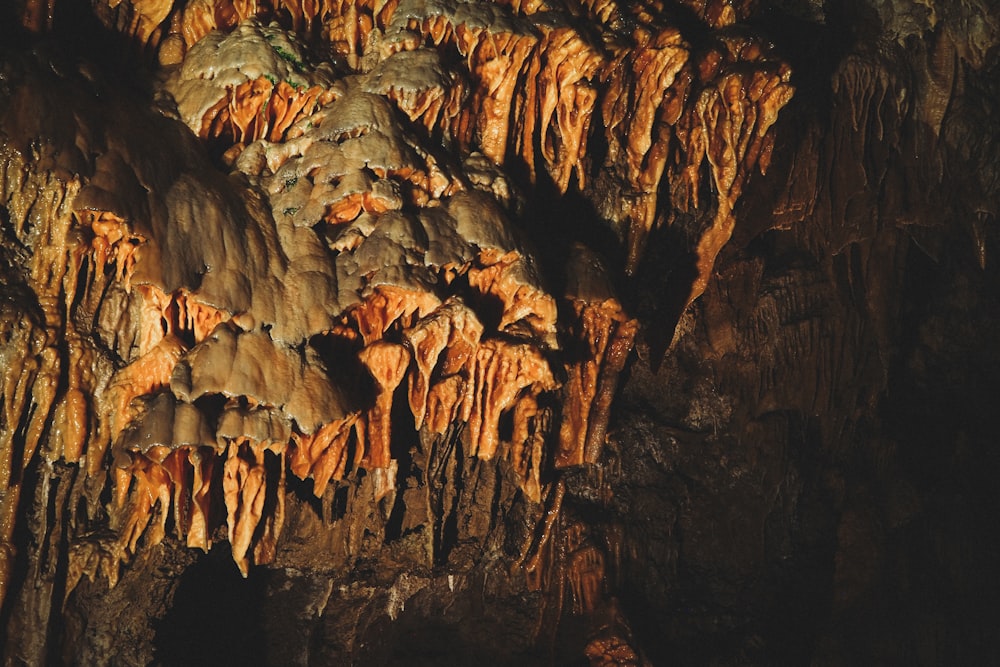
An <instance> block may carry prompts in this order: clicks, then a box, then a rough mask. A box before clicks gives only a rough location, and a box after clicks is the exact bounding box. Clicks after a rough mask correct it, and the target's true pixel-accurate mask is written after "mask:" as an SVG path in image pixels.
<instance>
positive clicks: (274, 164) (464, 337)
mask: <svg viewBox="0 0 1000 667" xmlns="http://www.w3.org/2000/svg"><path fill="white" fill-rule="evenodd" d="M192 55H195V56H196V55H197V51H196V50H192ZM369 80H370V79H368V78H366V77H364V76H353V77H347V78H346V79H344V80H342V81H340V82H338V85H337V87H336V90H335V94H333V95H331V96H329V97H328V98H327V99H326V100H324V101H323V102H322V104H321V106H320V107H319V108H317V109H316V110H315V111H313V112H312V113H310V114H308V115H306V116H304V117H303V118H302V119H300V120H299V121H298V122H296V123H295V124H294V125H293V126H292V127H291V128H290V131H289V132H288V133H287V136H286V137H285V139H284V141H280V142H272V141H267V140H258V141H255V142H252V143H250V144H249V145H248V146H246V147H245V148H244V149H243V150H242V151H241V152H240V153H239V156H238V158H237V159H236V160H235V162H234V165H235V167H236V168H237V169H238V170H240V171H242V172H243V173H244V175H245V176H246V178H247V179H248V180H249V182H250V183H251V185H252V186H253V187H257V188H259V189H260V191H261V192H263V193H264V194H265V197H266V201H267V202H268V203H269V206H265V207H262V208H260V209H259V210H258V214H261V215H272V216H273V220H274V224H275V225H276V233H277V235H278V238H279V245H281V246H285V245H286V243H285V241H284V239H285V237H286V236H287V237H288V238H293V237H294V238H298V237H300V236H301V235H311V236H313V237H316V238H317V239H318V240H319V241H320V245H319V246H317V247H316V248H314V250H313V251H312V252H313V255H311V256H310V257H309V261H310V262H327V263H328V264H329V268H328V269H326V271H327V273H329V274H331V275H332V276H334V277H335V280H336V284H337V288H338V290H339V292H338V293H339V294H341V295H342V298H340V300H339V305H338V302H329V303H328V304H327V308H329V309H333V310H332V311H331V312H330V313H329V314H328V316H326V317H320V318H307V319H309V321H313V319H315V321H317V322H329V321H333V322H334V324H333V325H332V326H325V327H324V328H319V329H316V330H314V331H312V333H311V335H312V336H316V337H318V338H319V339H320V340H322V341H325V343H320V346H321V347H325V348H329V349H336V350H338V352H337V353H335V356H334V357H333V358H331V359H330V360H329V361H330V363H329V366H328V365H327V364H325V363H323V362H322V360H320V359H319V358H318V357H317V356H316V355H315V354H314V353H313V352H312V349H313V348H312V346H311V344H310V343H308V342H305V341H303V343H300V344H288V343H282V342H280V341H277V340H274V339H272V338H271V336H270V335H269V334H268V333H267V332H266V331H262V330H259V329H256V328H254V327H253V324H255V323H260V322H261V318H260V317H258V316H256V315H255V314H254V313H253V312H249V313H244V314H234V313H230V312H228V311H213V310H211V309H209V307H208V306H206V305H202V304H200V302H199V300H198V299H199V295H198V293H197V290H194V291H193V292H187V291H180V292H178V293H175V294H172V295H169V296H168V295H165V294H163V292H162V291H160V290H159V289H157V288H155V287H154V286H152V285H147V284H140V285H133V286H132V287H131V289H132V290H133V291H135V292H136V293H137V294H138V297H137V298H140V299H141V300H142V303H143V304H146V305H145V306H144V307H143V309H142V310H141V312H144V313H148V317H146V318H145V319H146V320H147V324H146V325H145V326H143V327H140V328H141V329H142V330H144V331H145V330H146V329H150V330H151V331H150V332H149V333H147V334H145V335H143V336H141V337H140V338H141V339H142V340H144V341H147V342H144V343H143V344H142V345H140V351H139V353H138V358H137V359H136V360H135V361H134V362H133V363H132V364H130V365H128V366H125V367H124V368H122V369H121V370H120V371H119V372H118V373H117V374H116V375H115V377H114V378H113V380H112V382H111V388H110V389H109V391H108V397H109V401H110V402H111V403H113V407H114V409H113V410H112V412H111V414H112V415H113V417H112V425H111V432H112V434H113V437H114V438H115V440H116V442H117V447H116V451H117V453H118V454H117V456H116V461H117V462H118V468H117V475H118V485H117V488H116V494H115V495H116V507H117V508H118V514H117V519H116V520H117V527H118V530H119V534H120V538H119V545H118V555H119V557H120V558H122V559H128V558H129V557H130V556H131V555H132V554H133V553H134V552H135V550H136V549H137V548H138V546H139V544H140V538H142V537H143V536H144V535H145V538H144V542H145V543H156V542H158V541H160V540H162V539H163V537H164V535H166V532H167V530H168V527H169V526H168V517H172V525H173V529H174V531H175V532H176V533H177V535H178V537H179V538H181V539H183V540H186V542H187V543H188V544H189V545H191V546H194V547H199V548H203V549H205V548H208V547H209V546H210V544H211V539H212V534H211V527H212V517H213V516H222V515H223V514H224V515H225V517H226V522H227V525H228V537H229V540H230V542H231V543H232V548H233V557H234V560H235V561H236V562H237V564H238V565H239V567H240V569H241V571H243V572H244V573H246V571H247V568H248V567H249V565H250V564H251V563H262V562H268V559H270V558H273V556H274V554H275V544H276V540H277V537H278V534H279V533H280V529H281V525H282V515H283V501H282V500H281V498H283V493H284V489H283V485H284V476H283V471H284V470H285V469H286V467H287V469H288V470H289V471H290V472H291V473H292V474H293V475H295V476H296V477H298V478H301V479H311V480H312V490H313V493H314V494H315V495H316V496H318V497H322V496H323V495H324V493H325V491H326V489H327V488H328V486H329V485H330V484H331V482H337V481H339V480H344V479H346V478H347V477H348V476H349V475H350V474H351V473H352V472H353V471H356V470H360V469H363V470H365V471H366V472H367V473H368V474H369V475H370V476H371V477H372V478H373V480H374V497H373V498H372V500H373V501H378V500H380V499H382V498H383V497H385V496H388V495H390V494H392V493H393V492H394V491H395V484H396V476H397V462H396V457H395V454H394V451H395V448H396V447H397V446H400V445H397V444H396V443H397V442H399V440H400V439H401V438H409V442H405V446H406V447H407V448H408V447H412V446H416V445H418V444H419V443H420V442H430V441H432V440H433V439H440V438H445V437H453V436H452V435H449V434H453V433H455V432H457V431H458V430H462V432H463V436H462V437H464V438H465V439H466V447H465V451H467V452H468V453H469V454H470V455H473V456H478V457H479V458H480V459H484V460H489V459H492V458H494V457H496V456H498V455H502V456H503V457H504V458H505V460H508V461H509V464H510V465H511V467H512V469H513V470H514V472H515V476H516V478H517V479H518V480H519V481H520V484H521V487H522V489H523V490H524V492H525V494H526V495H527V496H528V497H529V498H533V499H535V500H538V499H540V497H541V488H542V482H541V470H542V467H543V457H544V456H545V452H544V451H543V450H544V442H545V437H546V436H547V435H548V433H549V430H550V429H549V421H550V418H551V417H550V409H549V408H545V407H540V405H539V404H540V403H545V401H544V400H543V399H542V397H543V396H545V395H547V394H551V393H552V392H554V391H555V390H556V389H557V388H558V383H557V382H556V380H555V377H554V374H553V371H552V369H551V367H550V364H549V361H548V359H547V357H546V355H547V353H548V352H549V351H550V350H551V349H552V348H553V346H554V345H555V344H556V340H557V336H556V318H557V311H556V304H555V300H554V299H553V298H552V297H551V296H550V295H548V294H547V292H546V291H545V290H544V288H543V287H542V285H541V281H540V278H539V275H538V272H537V269H536V268H535V266H534V259H533V257H532V256H531V255H530V253H528V252H527V251H525V250H524V248H523V246H522V245H521V243H520V242H519V241H518V240H517V237H516V234H514V233H513V231H512V229H511V228H510V227H509V224H508V222H507V221H506V217H505V215H504V213H503V209H502V208H501V206H500V205H499V204H498V203H497V202H496V200H495V199H493V197H492V196H491V194H486V193H484V192H480V191H478V190H476V189H467V188H468V186H466V185H464V184H463V183H462V182H460V181H458V180H455V179H454V178H452V177H450V176H448V173H449V170H447V169H445V168H444V167H443V166H441V165H439V164H438V163H437V162H436V161H435V160H434V158H433V157H432V156H431V155H430V154H429V153H427V152H426V151H425V150H424V149H423V148H422V146H421V145H420V144H419V142H417V141H416V140H415V139H414V138H413V137H412V136H410V135H409V134H407V133H406V132H404V131H402V130H401V129H400V127H399V124H398V122H397V121H396V120H395V118H394V116H393V115H392V114H391V102H389V101H388V100H387V99H386V97H383V96H380V95H377V94H375V93H373V92H369V90H370V87H369V86H367V85H366V83H367V82H368V81H369ZM480 175H481V176H482V174H480ZM480 180H482V179H480ZM487 180H488V179H487ZM477 187H479V188H481V189H482V190H486V191H487V192H490V193H492V190H493V188H494V187H496V186H494V185H492V184H491V183H488V182H480V183H478V184H477ZM118 224H119V225H120V226H121V227H125V226H124V223H121V222H120V221H119V223H118ZM114 229H115V230H118V231H117V234H118V236H119V237H121V238H122V239H126V238H128V237H129V234H128V231H127V229H125V228H120V227H115V228H114ZM102 238H103V237H102ZM150 242H151V241H149V240H144V241H143V243H150ZM102 247H103V246H102ZM130 247H131V246H130ZM141 247H142V246H140V248H141ZM317 253H318V254H317ZM112 254H113V253H112ZM138 256H139V260H138V261H139V262H140V263H141V261H142V259H141V256H142V253H138ZM109 257H111V254H109ZM109 261H110V260H109ZM128 266H132V264H129V265H128ZM130 275H131V273H130V271H129V270H124V271H122V272H121V278H122V279H123V280H124V279H127V278H128V277H129V276H130ZM292 287H293V286H292V285H286V289H289V292H288V293H287V297H288V298H295V295H296V292H295V291H294V290H292V289H291V288H292ZM192 309H194V310H193V314H192ZM232 315H237V316H236V317H232V318H231V319H230V316H232ZM198 322H204V323H206V324H212V323H214V324H215V328H214V329H212V328H208V330H205V329H206V328H205V327H197V326H196V323H198ZM238 322H243V323H244V325H240V324H239V323H238ZM246 323H249V324H246ZM244 326H249V327H250V328H248V329H245V328H244ZM147 339H148V340H147ZM303 344H304V347H302V345H303ZM337 355H339V356H337ZM345 355H346V356H345ZM352 359H353V361H352ZM334 365H336V367H337V368H341V369H350V368H352V367H353V368H355V369H356V370H355V371H353V375H351V372H349V371H348V372H346V373H347V376H348V377H339V378H335V377H334V375H333V374H332V373H331V372H330V371H329V370H328V368H333V367H334ZM365 379H367V382H364V380H365ZM343 383H348V384H352V385H355V386H358V387H365V386H368V387H369V390H368V391H361V392H360V393H359V394H358V398H357V400H354V401H352V402H349V401H347V400H346V399H345V398H344V396H343V395H342V394H341V393H340V390H338V389H337V387H340V386H342V385H343ZM331 392H333V393H332V394H331ZM324 396H328V398H327V399H324V398H323V397H324ZM307 397H308V398H307ZM397 400H399V401H404V403H405V405H403V406H396V405H394V402H395V401H397ZM220 402H221V403H222V404H223V405H222V408H220V407H219V403H220ZM324 406H325V407H324ZM401 407H403V408H408V409H409V412H410V413H411V415H412V420H413V421H412V425H410V424H399V423H395V422H394V419H393V415H396V414H399V410H400V408H401ZM220 410H221V412H220ZM236 413H239V414H242V415H243V418H242V420H240V421H239V423H240V424H243V427H241V428H235V427H234V426H233V424H234V423H236V422H234V419H235V417H233V416H232V415H234V414H236ZM505 415H510V418H511V420H512V421H513V424H514V426H513V429H512V432H511V435H509V436H506V438H504V439H503V440H502V439H501V421H502V420H503V419H504V416H505ZM265 416H266V419H265ZM251 418H252V420H253V423H254V424H256V425H257V426H255V427H254V428H250V427H248V426H246V424H248V423H249V422H248V420H249V419H251ZM262 420H264V421H266V423H267V425H268V427H267V428H266V429H262V428H261V427H260V424H261V423H262ZM459 425H465V428H464V429H458V428H457V426H459ZM220 467H221V468H222V470H223V471H224V473H223V475H222V480H223V481H222V484H223V493H222V498H223V500H224V505H225V508H224V510H223V509H222V508H213V507H212V506H211V502H212V498H213V497H218V496H219V494H218V493H217V492H213V491H212V490H211V485H212V480H213V479H218V478H219V475H218V474H215V475H214V476H213V470H218V469H219V468H220ZM275 485H281V489H280V490H275ZM269 499H270V500H269ZM81 562H82V563H90V562H91V560H87V559H84V560H82V561H81ZM92 569H93V568H92Z"/></svg>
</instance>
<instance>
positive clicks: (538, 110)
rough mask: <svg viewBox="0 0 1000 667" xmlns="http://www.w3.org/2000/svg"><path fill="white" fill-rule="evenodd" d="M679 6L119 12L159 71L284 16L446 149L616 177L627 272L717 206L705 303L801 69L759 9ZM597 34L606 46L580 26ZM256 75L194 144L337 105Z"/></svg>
mask: <svg viewBox="0 0 1000 667" xmlns="http://www.w3.org/2000/svg"><path fill="white" fill-rule="evenodd" d="M677 4H678V6H674V7H671V6H670V5H669V4H666V3H662V2H654V1H649V2H639V3H626V4H619V3H616V2H614V1H613V0H605V1H597V0H590V1H583V2H579V3H577V2H509V3H494V2H489V1H487V0H477V1H474V2H465V1H458V0H433V1H431V0H392V1H390V2H384V3H375V2H372V0H329V1H325V2H309V3H302V2H299V1H298V0H287V1H286V0H277V1H276V2H273V3H270V2H265V3H241V2H234V1H233V0H202V1H201V2H194V3H186V4H184V5H183V6H181V5H178V7H176V8H175V7H172V5H171V3H169V2H163V3H157V5H156V11H152V9H151V8H149V7H146V4H145V3H135V2H133V3H122V5H121V7H124V6H126V5H128V6H131V7H132V9H131V10H128V11H126V10H125V9H119V12H123V11H124V12H126V13H129V12H131V13H132V14H133V15H134V16H135V17H139V18H136V19H135V20H136V21H137V23H136V25H140V24H141V25H142V26H145V27H143V28H142V29H141V30H140V29H138V28H136V38H137V39H139V40H140V41H142V40H143V39H145V40H147V41H148V40H150V39H152V35H153V34H154V33H157V31H159V33H163V34H169V35H171V37H170V38H169V39H168V40H167V41H166V42H165V43H164V44H163V45H161V46H160V49H161V55H162V53H164V51H165V50H166V51H170V53H173V52H174V51H177V52H178V53H179V54H180V55H170V56H169V57H161V60H164V61H165V62H180V61H181V56H182V55H183V54H184V53H187V52H188V51H193V50H195V49H197V48H200V47H198V46H196V45H197V44H198V43H199V42H200V41H204V40H205V39H208V40H216V41H218V40H219V39H221V38H219V37H218V35H219V34H220V33H218V32H216V33H213V32H211V30H212V29H214V28H220V29H224V30H230V29H235V30H236V31H237V32H238V31H240V30H243V29H244V28H243V27H242V26H240V25H239V23H240V21H243V20H246V19H248V18H254V17H257V18H260V19H263V20H270V19H272V18H278V19H281V20H284V22H285V23H286V24H289V25H288V27H290V28H292V29H293V30H298V31H301V32H303V33H307V34H313V35H316V34H321V35H322V36H323V38H325V39H326V40H328V42H329V44H331V45H332V47H333V49H334V51H336V52H338V53H339V54H340V56H341V57H342V58H343V59H344V62H346V64H347V65H348V66H349V67H350V68H351V69H353V70H354V71H370V70H373V69H375V70H377V73H376V74H374V76H373V80H372V82H371V84H370V85H371V86H372V87H373V89H374V90H375V91H377V92H379V93H380V94H385V95H387V96H388V97H389V99H391V100H393V101H394V102H395V103H396V104H397V106H398V107H399V108H400V109H401V110H402V111H403V112H404V113H405V114H406V115H407V116H409V118H410V119H411V120H412V121H414V122H416V123H418V124H421V125H423V126H424V127H425V128H427V129H428V131H429V133H430V135H431V136H433V137H434V138H435V139H438V140H443V141H445V142H446V143H449V144H451V145H453V146H454V147H456V148H458V149H459V150H462V151H469V150H471V149H476V150H479V151H481V152H482V153H484V154H485V155H486V156H488V157H489V158H490V159H492V160H493V161H494V162H495V163H496V164H498V165H506V166H518V167H523V168H525V169H526V170H527V172H528V174H529V175H530V176H531V178H532V179H535V178H538V177H539V176H541V175H542V173H543V172H544V178H546V179H550V180H551V181H552V182H553V183H554V185H555V186H556V187H557V188H558V189H559V190H560V191H563V192H565V191H566V190H567V189H568V188H570V187H571V186H574V184H575V187H578V188H580V189H581V190H583V189H585V187H586V183H587V180H588V177H589V176H590V175H593V174H595V173H598V172H600V171H602V170H605V171H607V172H609V173H610V174H611V175H612V178H613V179H614V180H615V181H616V184H615V185H614V186H612V187H617V188H620V189H621V190H622V195H621V197H620V198H619V199H620V200H619V201H616V202H614V203H612V204H611V205H610V206H609V207H608V206H606V207H604V208H605V209H606V210H602V214H604V215H606V216H607V217H608V218H609V220H611V222H612V223H613V224H615V225H616V226H618V227H619V229H620V231H621V232H622V234H623V236H624V237H625V242H626V245H627V246H628V262H627V269H628V270H629V271H633V270H634V269H635V268H636V266H637V264H638V262H639V260H640V259H641V255H642V252H643V248H644V244H645V239H646V237H647V236H648V234H649V232H650V230H651V229H652V228H653V227H654V226H655V225H656V224H658V223H659V222H660V221H662V220H665V219H669V217H670V216H669V215H666V214H665V213H664V211H666V210H668V209H669V208H670V207H673V208H675V209H678V210H686V209H689V208H700V207H706V208H707V209H709V210H711V209H714V210H715V213H714V214H713V219H712V220H711V222H710V223H709V224H708V225H707V231H706V232H705V233H704V236H703V238H701V239H700V240H699V242H698V245H697V249H696V252H697V257H698V260H697V269H698V275H697V277H696V280H695V282H694V285H693V286H692V290H691V294H690V299H692V300H693V299H694V298H696V297H697V296H698V295H700V294H701V292H702V291H704V287H705V284H706V283H707V280H708V279H709V277H710V275H711V272H712V268H713V266H714V261H715V257H716V255H717V254H718V252H719V250H720V249H721V247H722V246H723V245H724V244H725V243H726V242H727V241H728V240H729V238H730V237H731V235H732V229H733V225H734V224H735V219H734V217H733V212H732V211H733V208H734V206H735V203H736V201H737V200H738V198H739V196H740V194H741V192H742V187H743V183H744V182H745V181H746V179H747V177H748V176H749V174H750V173H751V171H752V170H753V169H754V168H755V167H759V168H760V169H761V170H764V169H766V166H767V160H768V152H769V150H770V142H771V141H772V139H771V138H770V137H771V135H770V133H769V129H770V127H771V126H772V125H773V123H774V121H775V120H776V118H777V113H778V111H779V110H780V109H781V108H782V107H783V106H784V105H785V104H787V102H788V100H789V99H790V97H791V94H792V88H791V86H790V85H789V78H790V71H789V68H788V67H787V65H785V64H784V63H783V62H782V61H780V60H779V59H777V58H776V57H775V56H773V55H772V54H771V53H770V51H769V47H768V45H766V44H764V43H761V42H760V41H759V40H758V39H756V38H754V37H753V36H747V35H745V34H743V33H741V29H740V28H738V27H737V25H736V24H737V23H738V22H740V21H742V20H745V19H746V18H747V17H749V16H750V14H751V13H752V12H753V10H754V8H755V5H756V3H755V2H754V1H753V0H742V1H740V2H732V1H731V0H681V2H679V3H677ZM692 12H693V14H694V16H696V17H697V18H698V19H699V20H700V21H702V22H704V23H705V24H706V25H707V26H708V27H709V29H711V30H712V31H714V32H713V33H712V37H711V38H710V40H709V42H708V45H707V46H706V47H704V48H700V49H699V50H698V51H697V52H695V51H693V50H692V48H691V46H690V45H689V44H688V42H687V41H686V40H685V39H684V36H683V35H682V33H681V31H680V29H679V28H678V27H677V26H678V25H679V24H681V23H682V22H681V21H680V20H678V19H677V18H676V16H677V15H679V13H684V14H687V15H690V14H691V13H692ZM582 21H587V22H589V23H591V25H592V27H596V29H597V30H596V32H593V33H592V32H590V31H583V30H581V29H579V28H578V26H579V25H580V23H581V22H582ZM154 25H155V26H156V27H155V28H154V27H151V26H154ZM157 34H158V33H157ZM168 43H169V44H168ZM288 44H291V42H287V43H282V44H275V46H277V49H276V53H278V54H280V55H281V56H284V57H285V59H286V60H287V61H288V63H291V64H292V65H295V64H301V63H302V60H301V52H299V51H297V50H296V49H295V48H292V47H290V46H288ZM169 45H173V46H171V47H170V49H167V46H169ZM178 45H179V46H178ZM175 47H176V48H175ZM171 49H173V50H172V51H171ZM178 49H179V50H178ZM431 52H433V53H434V55H431ZM442 56H443V57H442ZM187 62H190V60H188V61H187ZM445 63H447V64H445ZM299 69H300V70H301V69H302V68H301V67H299ZM243 76H244V79H245V80H244V81H242V82H241V83H239V84H238V85H233V86H232V87H231V88H229V89H228V91H227V93H226V95H225V97H224V99H223V98H221V97H220V98H219V99H217V100H215V102H214V105H212V106H211V107H207V108H206V109H205V111H206V112H207V111H208V108H210V109H211V111H210V112H207V113H205V114H202V116H200V117H199V118H200V120H199V123H200V127H199V128H198V129H196V131H199V132H201V133H202V135H203V136H218V135H222V134H226V135H227V136H231V137H232V138H234V140H235V141H237V142H240V141H243V140H245V139H249V138H257V137H269V138H272V139H274V138H276V137H277V136H278V135H279V134H280V133H281V132H283V131H284V130H285V128H286V127H287V125H286V124H285V123H283V122H282V121H283V120H288V119H291V118H292V117H293V115H294V114H295V113H297V112H299V111H303V110H307V107H310V106H311V105H313V104H315V103H316V99H317V97H318V96H320V95H322V94H328V93H324V92H322V91H323V88H322V86H320V87H309V88H305V87H304V88H299V87H297V86H296V85H295V84H294V83H285V82H284V81H283V77H280V76H279V77H277V78H276V77H274V76H272V77H271V78H270V79H265V78H260V77H256V78H255V77H253V76H251V75H249V73H244V74H243ZM299 78H300V79H301V76H299ZM595 113H599V114H600V116H601V118H602V120H603V127H602V128H600V129H598V130H596V131H598V132H602V133H603V135H604V136H603V137H601V138H600V139H597V138H596V137H594V136H593V134H594V132H595V130H593V129H592V128H591V119H592V118H593V117H594V115H595ZM189 124H190V121H189ZM595 141H597V142H599V143H601V144H603V145H606V146H607V147H608V150H607V152H606V155H605V158H604V164H591V163H590V162H589V161H588V150H589V147H590V146H591V145H592V144H593V143H595ZM539 163H540V164H539ZM704 172H707V173H708V174H710V177H711V179H712V186H711V187H712V194H711V195H710V196H709V197H708V201H705V200H706V194H705V193H704V191H703V190H701V189H699V185H700V184H699V180H700V178H701V174H702V173H704ZM664 185H665V187H664ZM664 193H669V195H670V201H664V200H663V196H662V195H663V194H664Z"/></svg>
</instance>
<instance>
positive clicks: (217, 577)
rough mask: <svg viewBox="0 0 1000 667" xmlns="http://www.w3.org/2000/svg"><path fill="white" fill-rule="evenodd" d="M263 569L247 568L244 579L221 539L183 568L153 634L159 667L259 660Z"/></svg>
mask: <svg viewBox="0 0 1000 667" xmlns="http://www.w3.org/2000/svg"><path fill="white" fill-rule="evenodd" d="M267 576H268V573H267V570H265V569H263V568H252V569H251V571H250V575H249V576H248V577H247V578H246V579H244V578H243V577H242V576H240V572H239V570H238V569H237V568H236V565H235V564H234V563H233V559H232V552H231V550H230V548H229V544H228V543H227V542H222V543H217V544H215V545H214V546H213V547H212V549H211V551H209V552H208V553H207V554H205V555H204V556H202V557H201V558H200V559H199V560H198V561H197V562H196V563H194V564H193V565H191V566H190V567H189V568H187V569H186V570H185V571H184V574H183V575H182V576H181V580H180V584H179V585H178V587H177V591H176V593H175V594H174V600H173V605H172V606H171V607H170V610H169V611H168V612H167V614H166V615H165V616H164V617H163V619H162V620H161V621H160V622H159V624H158V626H157V628H156V638H155V640H154V646H155V653H156V657H157V661H158V663H159V664H161V665H163V666H164V667H174V666H176V667H194V666H196V665H205V666H209V665H212V666H215V665H238V664H244V665H259V664H262V660H263V656H264V655H265V648H266V645H267V637H266V628H267V627H268V623H267V622H266V620H265V619H264V618H262V614H261V610H262V604H263V601H264V599H265V592H266V585H267V581H266V580H267Z"/></svg>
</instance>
